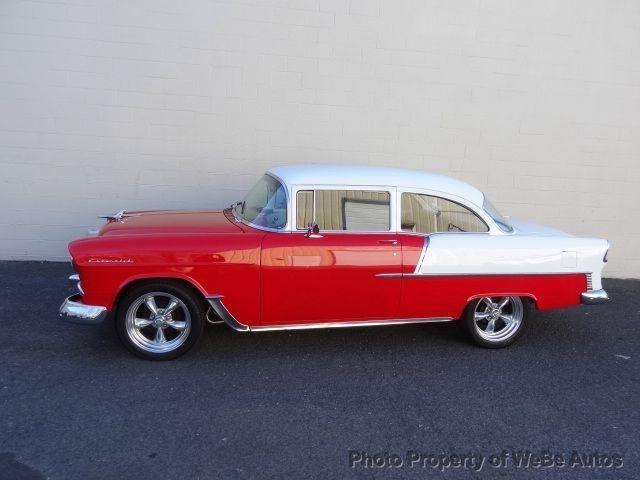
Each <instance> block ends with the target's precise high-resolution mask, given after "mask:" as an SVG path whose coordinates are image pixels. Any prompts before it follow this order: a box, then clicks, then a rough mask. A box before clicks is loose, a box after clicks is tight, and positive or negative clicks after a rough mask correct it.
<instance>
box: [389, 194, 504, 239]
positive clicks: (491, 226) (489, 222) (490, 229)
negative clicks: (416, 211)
mask: <svg viewBox="0 0 640 480" xmlns="http://www.w3.org/2000/svg"><path fill="white" fill-rule="evenodd" d="M403 193H413V194H416V195H428V196H431V197H437V198H442V199H443V200H448V201H450V202H453V203H457V204H458V205H460V206H462V207H464V208H466V209H468V210H470V211H471V212H472V213H474V214H475V215H476V216H477V217H478V218H479V219H480V220H482V222H483V223H484V224H485V225H486V226H487V231H486V232H458V231H455V232H432V233H422V232H408V231H405V230H402V225H401V219H402V194H403ZM396 195H397V201H396V218H397V219H398V222H397V229H398V233H404V234H407V235H420V236H429V235H508V233H506V232H503V231H502V230H501V229H500V228H498V226H497V225H496V224H495V222H494V221H493V219H492V218H491V217H490V216H489V214H488V213H486V212H485V211H484V210H483V209H482V207H480V206H477V205H475V204H473V203H471V202H469V201H468V200H466V199H464V198H462V197H458V196H457V195H452V194H449V193H446V192H441V191H437V190H428V189H422V188H401V187H398V188H397V191H396Z"/></svg>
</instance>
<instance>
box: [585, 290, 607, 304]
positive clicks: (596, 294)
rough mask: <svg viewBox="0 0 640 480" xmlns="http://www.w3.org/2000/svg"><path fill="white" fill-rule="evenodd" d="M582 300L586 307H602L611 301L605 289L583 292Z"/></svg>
mask: <svg viewBox="0 0 640 480" xmlns="http://www.w3.org/2000/svg"><path fill="white" fill-rule="evenodd" d="M580 300H581V301H582V303H583V304H584V305H600V304H602V303H607V302H608V301H609V294H608V293H607V292H606V291H605V290H604V289H603V288H601V289H600V290H589V291H588V292H582V294H581V295H580Z"/></svg>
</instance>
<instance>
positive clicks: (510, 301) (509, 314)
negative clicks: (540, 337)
mask: <svg viewBox="0 0 640 480" xmlns="http://www.w3.org/2000/svg"><path fill="white" fill-rule="evenodd" d="M530 311H531V305H530V302H529V299H528V298H520V297H482V298H477V299H474V300H472V301H471V302H469V305H467V308H466V310H465V312H464V317H463V324H464V327H465V330H466V331H467V333H468V334H469V336H470V337H471V339H472V340H473V341H474V342H475V343H476V344H478V345H480V346H481V347H484V348H503V347H506V346H508V345H511V344H512V343H513V342H515V341H516V340H517V338H518V337H519V336H520V335H521V334H522V332H523V331H524V328H525V325H526V323H527V320H528V318H529V315H530Z"/></svg>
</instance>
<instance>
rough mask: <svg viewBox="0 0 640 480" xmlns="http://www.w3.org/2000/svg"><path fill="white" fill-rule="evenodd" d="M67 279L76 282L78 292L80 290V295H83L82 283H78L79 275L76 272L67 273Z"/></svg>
mask: <svg viewBox="0 0 640 480" xmlns="http://www.w3.org/2000/svg"><path fill="white" fill-rule="evenodd" d="M69 281H70V282H72V283H75V284H76V288H77V289H78V292H80V295H84V290H83V289H82V283H80V275H78V274H77V273H75V274H73V275H69Z"/></svg>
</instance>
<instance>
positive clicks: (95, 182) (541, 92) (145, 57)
mask: <svg viewBox="0 0 640 480" xmlns="http://www.w3.org/2000/svg"><path fill="white" fill-rule="evenodd" d="M639 155H640V2H638V1H635V0H626V1H625V0H616V1H610V0H541V1H535V2H532V1H526V0H469V1H466V0H439V1H432V0H402V1H398V0H265V1H259V0H253V1H251V0H238V1H231V0H229V1H206V0H187V1H176V0H145V1H135V0H132V1H106V0H104V1H103V0H68V1H65V0H59V1H55V0H51V1H44V0H43V1H18V0H3V1H2V2H0V168H1V172H2V173H1V177H0V178H1V179H2V183H1V189H0V201H1V205H2V207H1V209H0V227H1V228H0V258H5V259H7V258H9V259H43V258H47V259H64V258H66V243H67V241H68V240H70V239H72V238H75V237H78V236H82V235H83V234H84V233H85V232H86V229H87V228H88V227H90V226H95V225H96V219H95V217H96V215H97V214H99V213H104V212H113V211H116V210H119V209H121V208H129V209H140V208H143V209H144V208H209V207H222V206H225V205H227V204H229V203H231V202H232V201H233V200H235V199H237V198H238V197H239V196H240V195H242V192H243V191H244V190H245V188H247V187H248V186H249V185H250V184H251V183H253V182H254V180H255V179H256V177H257V176H258V175H260V174H261V172H262V171H263V170H264V169H265V168H267V167H269V166H271V165H276V164H281V163H292V162H318V161H322V162H336V163H339V162H349V163H358V164H360V163H362V164H374V165H399V166H406V167H414V168H421V169H424V170H432V171H436V172H442V173H446V174H450V175H453V176H455V177H459V178H461V179H463V180H466V181H469V182H471V183H472V184H474V185H476V186H477V187H479V188H481V189H483V190H485V191H487V192H488V194H489V195H490V197H492V198H493V199H494V200H495V203H496V204H497V205H498V206H499V207H501V208H502V210H503V211H504V212H505V213H506V214H510V215H512V216H517V217H523V218H526V219H529V220H532V221H537V222H541V223H545V224H549V225H552V226H555V227H559V228H561V229H564V230H567V231H569V232H571V233H575V234H578V235H596V236H602V237H606V238H609V239H610V240H611V241H612V243H613V249H612V252H611V254H610V264H609V267H608V269H607V274H608V275H612V276H621V277H640V248H638V247H639V246H640V207H639V205H640V194H639V191H640V184H639V181H640V160H639Z"/></svg>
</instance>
